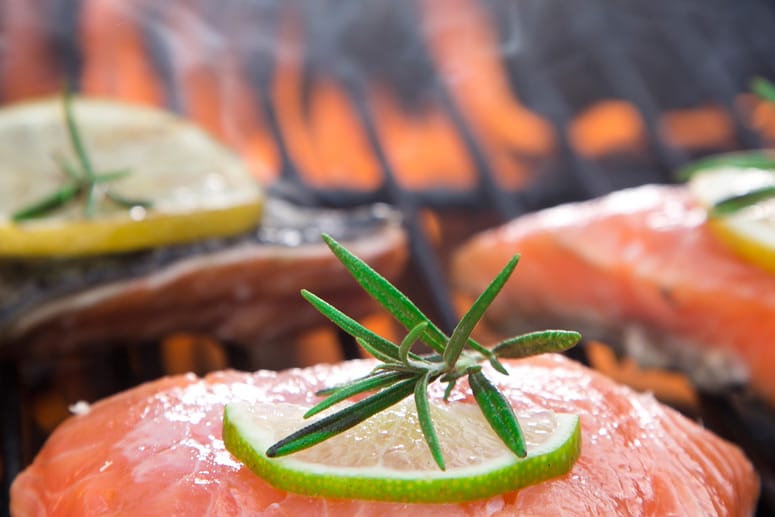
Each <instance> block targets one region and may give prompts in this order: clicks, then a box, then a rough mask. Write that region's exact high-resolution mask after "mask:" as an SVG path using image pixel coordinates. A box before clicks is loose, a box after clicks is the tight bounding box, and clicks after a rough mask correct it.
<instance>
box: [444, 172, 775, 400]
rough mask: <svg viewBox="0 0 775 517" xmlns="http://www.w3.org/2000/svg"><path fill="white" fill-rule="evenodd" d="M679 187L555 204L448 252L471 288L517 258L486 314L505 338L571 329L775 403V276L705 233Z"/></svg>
mask: <svg viewBox="0 0 775 517" xmlns="http://www.w3.org/2000/svg"><path fill="white" fill-rule="evenodd" d="M705 223H706V211H705V210H704V209H703V208H701V207H699V206H698V205H697V204H696V203H695V202H694V201H693V200H692V198H691V196H690V194H689V192H688V191H687V190H686V189H685V187H683V186H658V185H646V186H642V187H637V188H632V189H627V190H623V191H619V192H616V193H613V194H609V195H607V196H605V197H602V198H599V199H595V200H591V201H586V202H580V203H573V204H566V205H560V206H557V207H554V208H549V209H546V210H543V211H539V212H535V213H532V214H529V215H525V216H522V217H518V218H516V219H515V220H513V221H511V222H509V223H507V224H505V225H503V226H501V227H498V228H495V229H491V230H488V231H485V232H483V233H481V234H479V235H476V236H474V237H473V238H472V239H471V240H469V241H468V242H467V243H464V244H463V246H462V247H461V248H460V249H458V250H457V252H456V254H455V255H454V257H453V260H452V277H453V283H454V285H455V286H456V289H457V290H458V291H460V292H462V293H465V294H466V295H469V296H476V295H478V294H479V293H480V292H481V291H482V289H484V287H485V286H486V285H487V283H489V281H490V280H491V279H492V278H493V275H495V273H497V271H499V270H500V268H502V267H503V265H504V264H505V263H506V261H507V260H508V258H510V257H511V256H512V255H513V254H514V253H520V254H521V260H520V263H519V266H518V267H517V269H516V271H515V273H514V275H512V277H511V278H510V279H509V281H508V283H507V284H506V285H505V287H504V288H503V290H502V291H501V293H500V294H499V295H498V297H497V298H496V299H495V301H494V302H493V304H492V306H491V307H490V309H489V310H488V312H487V314H486V316H485V318H486V323H487V324H488V326H489V327H490V328H492V329H495V330H497V331H498V332H499V333H503V334H504V335H513V334H514V333H516V332H521V331H522V330H530V329H534V328H538V327H542V328H546V327H549V328H551V327H559V328H573V329H576V330H579V331H581V332H582V334H583V335H584V337H585V338H588V339H598V340H604V341H607V342H609V344H611V345H614V346H620V347H622V348H623V349H624V350H625V351H626V353H627V354H629V355H630V356H631V357H633V358H634V359H636V360H638V361H639V362H641V363H643V364H644V365H647V366H657V367H677V368H681V369H683V370H685V371H686V372H687V373H689V374H690V376H691V377H692V378H693V380H694V381H695V382H696V384H697V385H698V386H700V387H702V388H705V389H708V390H720V389H722V390H723V389H725V388H727V387H729V386H731V385H734V386H740V385H746V386H749V387H750V388H752V390H753V392H754V393H755V394H756V395H758V396H759V397H761V398H763V399H764V400H765V401H766V402H769V404H770V405H772V404H775V375H773V374H772V372H773V369H774V368H775V346H773V344H775V275H772V274H771V273H768V272H767V271H765V270H763V269H760V268H759V267H757V266H755V265H752V264H749V263H748V262H746V261H745V260H743V259H741V258H739V257H738V256H737V255H736V254H735V253H734V252H733V251H730V250H729V249H727V248H726V247H724V246H723V245H722V244H720V243H719V241H718V240H717V239H716V238H715V237H714V235H713V234H712V233H711V231H709V229H708V227H707V225H706V224H705Z"/></svg>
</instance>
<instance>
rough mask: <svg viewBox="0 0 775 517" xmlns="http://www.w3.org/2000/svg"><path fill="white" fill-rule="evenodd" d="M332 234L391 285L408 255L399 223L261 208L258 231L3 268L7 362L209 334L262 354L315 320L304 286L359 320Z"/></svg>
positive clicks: (385, 214)
mask: <svg viewBox="0 0 775 517" xmlns="http://www.w3.org/2000/svg"><path fill="white" fill-rule="evenodd" d="M324 232H325V233H329V234H330V235H331V236H333V237H334V238H335V239H337V240H339V241H341V242H343V243H344V244H346V245H347V246H348V247H349V248H351V249H352V250H353V252H354V253H356V254H359V255H360V256H361V257H362V258H363V259H364V260H366V261H367V262H369V263H370V264H373V265H374V267H375V268H376V269H377V270H379V271H381V272H382V274H384V275H385V276H387V277H388V278H394V277H395V276H396V275H398V274H399V273H400V271H401V270H402V268H403V265H404V263H405V261H406V258H407V255H408V251H407V246H406V237H405V235H404V232H403V230H402V228H401V221H400V217H399V215H398V213H397V212H396V211H394V210H392V209H390V208H389V207H387V206H385V205H373V206H370V207H366V208H360V209H353V210H325V209H311V208H301V207H299V206H295V205H292V204H290V203H288V202H285V201H281V200H280V199H272V198H270V199H268V200H267V201H266V207H265V214H264V217H263V220H262V223H261V225H260V226H258V227H257V228H256V230H254V231H252V232H249V233H247V234H244V235H240V236H237V237H231V238H228V239H213V240H208V241H204V242H199V243H195V244H190V245H185V246H174V247H165V248H158V249H154V250H149V251H143V252H135V253H129V254H123V255H115V256H105V257H98V258H79V259H47V260H43V259H38V260H23V261H22V260H18V259H15V260H13V259H5V260H2V259H0V354H9V353H10V354H12V353H17V352H18V353H24V354H25V355H27V356H30V355H39V354H57V353H64V352H67V351H69V350H73V349H76V348H79V347H82V346H94V345H104V344H105V343H122V344H127V343H134V342H140V343H142V342H146V343H147V342H153V341H155V340H158V339H161V338H163V337H164V336H165V335H167V334H169V333H170V332H175V331H190V332H203V333H207V334H209V335H212V336H213V337H215V338H218V339H222V340H226V341H229V342H233V343H239V344H244V345H255V344H261V343H264V342H266V341H270V340H272V339H276V338H278V337H281V336H287V335H289V333H291V332H298V331H300V330H303V329H304V328H306V327H310V326H312V325H314V324H315V323H316V322H318V321H319V314H318V313H317V312H316V311H315V310H314V309H312V308H311V307H310V306H309V304H307V303H306V302H304V300H303V299H302V298H301V297H300V295H299V290H300V289H301V288H302V287H304V288H307V289H310V290H313V291H315V292H317V293H319V294H320V295H321V296H325V297H326V298H327V299H329V300H331V301H332V303H335V304H339V305H340V306H341V307H342V309H343V310H346V311H352V314H354V315H356V316H357V315H363V314H365V313H367V312H368V310H369V307H370V305H369V299H368V297H367V296H366V295H364V294H363V293H362V291H360V289H359V288H358V287H357V285H356V284H355V282H353V281H352V279H351V278H350V276H349V274H348V273H347V272H346V271H345V270H344V268H343V267H342V266H341V265H340V264H339V263H338V261H337V260H336V258H335V257H334V256H333V255H332V254H331V253H330V251H329V250H328V248H327V247H326V245H325V244H324V243H323V242H322V240H321V239H320V234H321V233H324Z"/></svg>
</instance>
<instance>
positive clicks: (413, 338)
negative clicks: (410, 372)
mask: <svg viewBox="0 0 775 517" xmlns="http://www.w3.org/2000/svg"><path fill="white" fill-rule="evenodd" d="M426 327H428V324H427V323H426V322H424V321H421V322H420V323H418V324H417V325H415V326H414V328H413V329H412V330H410V331H409V333H408V334H406V337H404V339H403V341H401V345H400V346H399V347H398V358H399V359H400V360H401V362H402V363H404V364H406V365H407V366H409V351H410V349H411V348H412V345H414V344H415V343H416V342H417V339H418V338H419V337H420V334H422V333H423V332H425V329H426Z"/></svg>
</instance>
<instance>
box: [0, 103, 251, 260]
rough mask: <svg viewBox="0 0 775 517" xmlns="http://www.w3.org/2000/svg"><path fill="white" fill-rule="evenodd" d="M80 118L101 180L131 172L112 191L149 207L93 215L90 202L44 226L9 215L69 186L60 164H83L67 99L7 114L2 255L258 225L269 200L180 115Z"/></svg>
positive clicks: (141, 112)
mask: <svg viewBox="0 0 775 517" xmlns="http://www.w3.org/2000/svg"><path fill="white" fill-rule="evenodd" d="M73 112H74V116H75V119H76V123H77V125H78V127H79V130H80V133H81V136H82V139H83V141H84V143H85V147H86V149H87V153H88V154H89V157H90V159H91V162H92V164H93V167H94V169H95V170H96V171H97V173H105V172H115V171H128V172H129V174H128V175H126V176H125V177H122V178H120V179H117V180H115V181H112V182H110V183H109V184H107V185H106V186H104V187H100V188H109V189H110V190H111V191H112V192H115V193H116V194H117V195H120V196H121V197H123V198H127V199H142V200H148V201H150V202H151V203H152V206H151V207H150V208H147V209H145V208H142V207H139V206H138V207H135V208H133V209H127V208H125V207H122V206H119V205H117V204H115V203H113V202H111V201H110V200H109V199H107V198H105V197H104V196H103V197H101V198H100V201H99V202H98V204H97V206H96V210H95V213H94V217H91V218H88V217H86V216H85V215H84V202H83V201H82V200H80V201H78V202H75V203H70V204H68V205H67V206H65V207H63V208H60V209H57V210H55V211H52V212H51V213H49V214H46V215H45V216H44V217H42V218H39V219H32V220H28V221H24V222H19V223H14V222H13V221H12V220H11V215H12V214H13V213H15V212H16V211H17V210H19V209H21V208H23V207H26V206H29V205H30V204H33V203H35V202H36V201H38V200H40V199H42V198H44V197H45V196H47V195H49V194H51V193H52V192H54V191H55V190H57V188H59V187H62V186H63V185H64V184H66V183H67V181H68V178H67V175H66V174H64V173H63V171H62V170H61V168H60V165H59V164H58V163H57V162H58V161H62V160H64V161H67V162H69V163H71V164H73V165H75V164H77V163H78V161H77V159H76V157H75V154H74V152H73V149H72V145H71V143H70V141H69V137H68V135H67V132H66V128H65V122H64V115H63V103H62V100H61V98H59V97H56V98H46V99H42V100H37V101H30V102H24V103H19V104H16V105H12V106H7V107H4V108H3V109H0V158H2V159H1V160H0V256H20V257H24V256H51V255H65V256H76V255H94V254H105V253H110V252H125V251H132V250H137V249H144V248H151V247H156V246H159V245H167V244H178V243H183V242H191V241H195V240H200V239H204V238H208V237H222V236H228V235H234V234H237V233H241V232H244V231H247V230H249V229H250V228H252V227H255V226H256V224H257V223H258V221H259V219H260V217H261V212H262V206H263V199H264V197H263V196H264V194H263V191H262V189H261V187H260V185H259V183H258V182H257V181H256V179H255V178H254V177H253V176H252V175H251V174H250V172H249V170H248V168H247V165H246V164H245V163H244V162H243V161H242V160H241V159H240V158H239V157H238V156H237V155H236V154H235V153H234V152H232V151H231V150H230V149H228V148H226V147H225V146H223V145H222V144H221V143H220V142H218V141H217V140H216V139H215V138H213V137H212V136H211V135H209V134H208V133H207V132H206V131H204V130H203V129H201V128H200V127H198V126H196V125H195V124H193V123H191V122H190V121H187V120H186V119H183V118H181V117H178V116H175V115H173V114H172V113H169V112H166V111H163V110H159V109H155V108H150V107H144V106H137V105H131V104H124V103H120V102H114V101H109V100H100V99H85V98H76V99H75V100H74V104H73Z"/></svg>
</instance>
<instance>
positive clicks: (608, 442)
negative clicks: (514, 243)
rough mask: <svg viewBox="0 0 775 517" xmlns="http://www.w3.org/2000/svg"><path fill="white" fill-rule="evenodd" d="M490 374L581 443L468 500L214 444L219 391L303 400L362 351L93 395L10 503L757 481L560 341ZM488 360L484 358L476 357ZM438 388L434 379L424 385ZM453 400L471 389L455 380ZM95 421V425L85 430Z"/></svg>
mask: <svg viewBox="0 0 775 517" xmlns="http://www.w3.org/2000/svg"><path fill="white" fill-rule="evenodd" d="M504 363H505V364H506V367H507V369H508V370H509V373H510V375H509V376H502V375H498V374H496V373H494V372H490V373H492V375H491V376H490V377H491V378H492V379H493V380H494V381H495V382H497V384H498V386H499V388H500V389H501V391H503V392H504V394H505V395H506V397H507V398H508V400H509V401H510V403H511V404H512V405H513V406H514V407H515V410H516V411H517V413H518V414H519V412H521V411H532V410H537V409H539V408H541V409H549V410H553V411H555V412H570V413H577V414H579V415H580V417H581V425H582V433H583V434H582V452H581V457H580V459H579V461H578V462H577V463H576V465H575V466H574V467H573V469H572V470H571V471H570V472H569V473H568V474H566V475H564V476H560V477H558V478H555V479H553V480H550V481H547V482H544V483H540V484H537V485H533V486H529V487H526V488H524V489H522V490H520V491H517V492H511V493H507V494H502V495H499V496H496V497H492V498H490V499H487V500H483V501H477V502H473V503H466V504H439V505H420V504H417V505H414V504H391V503H375V502H368V501H353V500H347V501H334V500H327V499H324V498H318V497H306V496H299V495H294V494H289V493H286V492H283V491H280V490H277V489H275V488H272V487H271V486H269V485H268V484H267V483H265V482H264V481H263V480H261V479H260V478H259V477H257V476H255V475H254V474H253V473H252V472H250V471H249V469H248V468H247V467H245V466H243V465H241V464H240V463H238V462H237V461H236V460H235V459H234V458H233V457H231V455H230V454H229V453H228V452H227V451H226V450H225V448H224V445H223V442H222V441H221V435H220V433H221V425H222V414H223V407H224V405H225V404H226V403H227V402H231V401H235V400H244V401H247V402H258V401H262V402H267V401H272V402H293V403H305V404H309V405H312V404H313V403H314V399H315V397H314V396H313V395H312V392H314V391H315V389H317V388H320V387H323V386H328V385H330V384H332V383H333V384H336V383H338V382H342V381H345V380H347V379H350V378H354V377H357V376H359V375H362V374H365V373H366V372H368V371H369V370H370V369H371V368H373V367H374V366H375V364H376V363H375V362H374V361H349V362H344V363H339V364H336V365H317V366H314V367H311V368H305V369H292V370H287V371H283V372H269V371H259V372H257V373H254V374H249V373H238V372H235V371H224V372H217V373H213V374H210V375H208V376H206V377H204V378H197V377H195V376H193V375H188V376H180V377H168V378H164V379H161V380H158V381H155V382H152V383H148V384H145V385H142V386H139V387H137V388H134V389H131V390H129V391H127V392H124V393H121V394H118V395H115V396H113V397H111V398H109V399H106V400H103V401H101V402H98V403H96V404H93V405H92V406H91V408H90V410H89V412H88V413H86V414H80V415H78V416H74V417H72V418H70V419H69V420H68V421H66V422H65V423H64V424H63V425H62V426H61V427H60V428H59V429H58V430H57V431H56V432H55V433H54V434H53V435H52V436H51V438H50V439H49V441H48V442H47V443H46V445H45V446H44V448H43V449H42V450H41V452H40V453H39V454H38V456H37V458H36V459H35V460H34V462H33V463H32V465H31V466H30V467H28V468H27V469H26V470H25V471H24V472H23V473H22V474H21V475H20V476H19V477H18V478H17V479H16V480H15V482H14V485H13V487H12V491H11V496H12V502H11V509H12V512H13V513H14V514H15V515H25V514H28V513H29V512H31V511H33V510H35V511H36V512H37V515H41V516H43V515H50V514H53V513H54V511H55V510H56V511H62V512H69V513H71V514H74V515H84V514H88V513H90V512H94V511H95V509H102V510H105V511H112V510H115V509H119V510H120V511H122V512H123V513H137V512H140V513H144V514H154V515H173V514H176V515H202V514H204V513H205V512H206V511H208V510H211V509H213V508H218V509H219V510H220V512H221V513H220V514H221V515H241V514H242V512H244V511H245V509H246V508H249V509H250V511H251V512H252V514H255V515H330V514H335V515H344V516H346V515H359V516H367V515H393V514H400V515H412V516H424V517H427V516H430V515H444V516H448V515H454V516H469V517H471V516H485V515H487V516H490V515H501V516H502V515H547V516H549V515H551V516H555V515H729V516H745V515H751V514H752V512H753V509H754V505H755V502H756V499H757V495H758V490H759V481H758V479H757V476H756V474H755V472H754V471H753V468H752V466H751V464H750V462H749V461H748V460H747V459H746V458H745V456H744V455H743V454H742V452H741V451H740V450H739V449H738V448H737V447H735V446H734V445H732V444H730V443H728V442H726V441H724V440H722V439H720V438H718V437H717V436H715V435H713V434H712V433H710V432H709V431H707V430H705V429H703V428H702V427H700V426H698V425H696V424H695V423H693V422H691V421H690V420H688V419H686V418H685V417H683V416H682V415H681V414H679V413H677V412H675V411H673V410H672V409H670V408H667V407H666V406H664V405H662V404H660V403H658V402H657V401H656V400H655V399H654V398H653V397H652V396H651V395H642V394H637V393H635V392H633V391H632V390H630V389H629V388H627V387H624V386H621V385H618V384H616V383H614V382H613V381H611V380H610V379H609V378H607V377H605V376H603V375H601V374H599V373H597V372H595V371H593V370H590V369H588V368H585V367H583V366H581V365H579V364H578V363H575V362H573V361H571V360H569V359H566V358H564V357H562V356H558V355H545V356H540V357H533V358H529V359H523V360H519V361H514V360H506V361H504ZM488 369H489V367H488ZM430 396H431V398H432V399H434V400H436V401H437V402H440V401H441V398H442V396H443V387H442V386H440V385H438V384H436V385H432V386H431V390H430ZM452 398H453V399H454V400H461V401H466V402H469V403H472V404H473V403H474V402H473V400H472V394H471V391H470V388H469V387H468V385H467V383H465V382H461V383H459V384H458V386H457V387H456V389H455V391H454V393H453V395H452ZM95 429H99V430H100V432H99V433H95V432H94V430H95Z"/></svg>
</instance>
